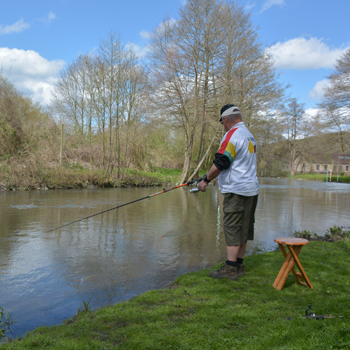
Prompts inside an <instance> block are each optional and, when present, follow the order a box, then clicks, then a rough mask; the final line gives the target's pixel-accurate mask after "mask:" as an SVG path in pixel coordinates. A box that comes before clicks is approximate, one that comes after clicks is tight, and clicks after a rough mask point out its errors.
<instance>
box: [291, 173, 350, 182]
mask: <svg viewBox="0 0 350 350" xmlns="http://www.w3.org/2000/svg"><path fill="white" fill-rule="evenodd" d="M290 178H291V179H296V180H310V181H330V178H329V175H328V180H327V175H326V174H296V175H294V176H290ZM337 178H338V181H337ZM331 180H332V181H330V182H343V183H350V176H338V177H337V175H334V174H333V175H332V179H331Z"/></svg>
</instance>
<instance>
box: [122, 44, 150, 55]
mask: <svg viewBox="0 0 350 350" xmlns="http://www.w3.org/2000/svg"><path fill="white" fill-rule="evenodd" d="M125 46H126V48H127V49H128V48H131V50H132V51H134V53H135V55H136V56H137V57H140V58H141V57H144V56H146V54H147V52H148V51H149V48H148V47H147V46H144V47H141V46H140V45H137V44H134V43H129V44H126V45H125Z"/></svg>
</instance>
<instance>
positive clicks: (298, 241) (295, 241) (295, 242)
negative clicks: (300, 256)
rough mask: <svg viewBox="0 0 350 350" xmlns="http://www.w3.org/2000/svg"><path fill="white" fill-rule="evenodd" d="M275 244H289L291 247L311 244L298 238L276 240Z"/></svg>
mask: <svg viewBox="0 0 350 350" xmlns="http://www.w3.org/2000/svg"><path fill="white" fill-rule="evenodd" d="M275 242H276V243H280V244H289V245H304V244H308V243H309V241H308V240H307V239H305V238H296V237H281V238H275Z"/></svg>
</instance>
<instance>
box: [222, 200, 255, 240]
mask: <svg viewBox="0 0 350 350" xmlns="http://www.w3.org/2000/svg"><path fill="white" fill-rule="evenodd" d="M257 203H258V195H256V196H252V197H245V196H240V195H238V194H234V193H226V194H225V198H224V234H225V239H226V245H228V246H232V245H241V244H244V243H247V241H248V240H250V241H252V240H253V239H254V222H255V215H254V214H255V209H256V204H257Z"/></svg>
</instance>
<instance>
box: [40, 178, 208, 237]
mask: <svg viewBox="0 0 350 350" xmlns="http://www.w3.org/2000/svg"><path fill="white" fill-rule="evenodd" d="M202 180H203V178H202V177H201V178H200V179H197V180H193V181H189V182H186V183H184V184H182V185H178V186H175V187H172V188H168V189H167V190H166V189H163V191H160V192H157V193H153V194H150V195H149V196H146V197H143V198H139V199H136V200H134V201H131V202H128V203H124V204H121V205H118V206H117V207H114V208H110V209H107V210H104V211H101V212H99V213H96V214H93V215H90V216H87V217H85V218H82V219H79V220H76V221H73V222H70V223H68V224H65V225H62V226H60V227H56V228H53V229H51V230H49V231H46V232H45V233H48V232H52V231H55V230H58V229H60V228H62V227H65V226H68V225H72V224H75V223H77V222H79V221H83V220H86V219H90V218H92V217H94V216H97V215H100V214H103V213H107V212H108V211H111V210H114V209H118V208H121V207H124V206H126V205H129V204H132V203H136V202H139V201H142V200H144V199H147V198H151V197H154V196H157V195H158V194H162V193H166V192H169V191H172V190H176V189H177V188H180V187H184V186H189V185H192V184H194V183H196V184H198V182H200V181H202ZM194 190H195V191H194ZM198 191H199V190H198V189H197V188H193V189H192V190H190V192H191V193H194V192H198Z"/></svg>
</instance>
